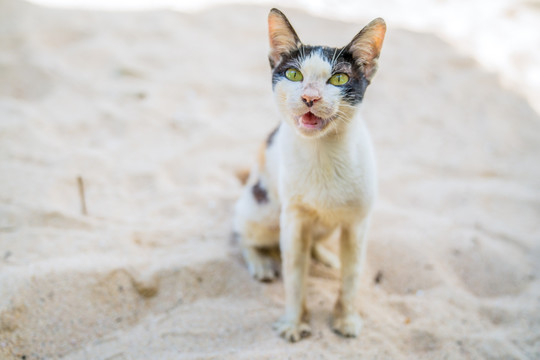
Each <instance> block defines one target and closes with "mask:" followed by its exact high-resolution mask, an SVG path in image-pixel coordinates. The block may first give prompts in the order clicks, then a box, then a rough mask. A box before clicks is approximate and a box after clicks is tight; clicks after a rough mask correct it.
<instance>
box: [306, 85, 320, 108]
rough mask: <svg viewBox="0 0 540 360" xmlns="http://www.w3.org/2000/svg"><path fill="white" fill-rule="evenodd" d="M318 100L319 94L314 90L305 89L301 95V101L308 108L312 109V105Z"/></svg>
mask: <svg viewBox="0 0 540 360" xmlns="http://www.w3.org/2000/svg"><path fill="white" fill-rule="evenodd" d="M320 99H321V95H320V93H319V92H318V91H317V90H314V89H306V90H305V91H304V93H303V94H302V101H303V102H304V104H306V105H307V106H308V107H312V106H313V104H314V103H315V102H316V101H318V100H320Z"/></svg>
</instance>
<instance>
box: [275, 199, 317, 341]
mask: <svg viewBox="0 0 540 360" xmlns="http://www.w3.org/2000/svg"><path fill="white" fill-rule="evenodd" d="M307 220H308V219H307V218H306V217H305V215H304V214H302V212H301V211H299V210H298V209H296V208H294V207H287V206H284V209H283V210H282V212H281V221H280V225H281V237H280V249H281V257H282V262H283V270H282V272H283V283H284V286H285V315H284V316H283V317H282V318H281V319H280V320H279V321H278V322H277V323H276V324H275V325H274V329H275V330H276V331H277V332H278V333H279V335H281V336H282V337H284V338H285V339H286V340H288V341H291V342H296V341H298V340H300V339H301V338H303V337H306V336H308V335H310V334H311V328H310V326H309V324H308V312H307V308H306V300H305V293H306V277H307V270H308V266H309V260H310V250H311V233H310V231H309V229H310V227H309V226H308V224H309V223H308V221H307Z"/></svg>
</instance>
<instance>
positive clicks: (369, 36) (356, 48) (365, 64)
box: [346, 18, 386, 81]
mask: <svg viewBox="0 0 540 360" xmlns="http://www.w3.org/2000/svg"><path fill="white" fill-rule="evenodd" d="M385 33H386V23H385V22H384V20H383V19H381V18H377V19H375V20H373V21H371V22H370V23H369V24H367V25H366V26H365V27H364V28H363V29H362V30H361V31H360V32H359V33H358V34H357V35H356V36H355V37H354V39H353V40H352V41H351V42H350V43H349V45H347V46H346V48H347V50H348V51H349V52H350V53H352V55H353V57H354V60H355V61H356V63H357V64H358V66H359V67H360V69H361V70H362V71H363V72H364V76H365V77H366V79H367V80H368V81H371V79H372V78H373V76H374V75H375V72H377V61H378V59H379V54H380V53H381V47H382V44H383V40H384V34H385Z"/></svg>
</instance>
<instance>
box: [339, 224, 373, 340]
mask: <svg viewBox="0 0 540 360" xmlns="http://www.w3.org/2000/svg"><path fill="white" fill-rule="evenodd" d="M367 226H368V220H367V219H364V220H363V221H362V222H359V223H357V224H353V225H347V226H343V227H342V229H341V244H340V246H341V249H340V257H341V289H340V291H339V295H338V299H337V302H336V306H335V308H334V314H333V320H332V328H333V329H334V331H336V332H337V333H339V334H341V335H343V336H347V337H356V336H358V334H359V333H360V330H361V328H362V319H361V318H360V315H358V312H357V310H356V308H355V305H356V302H357V301H356V300H357V298H358V291H359V286H360V273H361V270H362V263H363V260H364V256H365V248H366V233H367Z"/></svg>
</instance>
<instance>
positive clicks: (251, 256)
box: [243, 248, 279, 281]
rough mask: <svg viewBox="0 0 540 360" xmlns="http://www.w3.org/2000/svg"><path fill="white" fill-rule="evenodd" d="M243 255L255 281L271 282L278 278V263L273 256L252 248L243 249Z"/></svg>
mask: <svg viewBox="0 0 540 360" xmlns="http://www.w3.org/2000/svg"><path fill="white" fill-rule="evenodd" d="M243 255H244V260H245V261H246V264H247V267H248V271H249V273H250V275H251V276H253V278H254V279H255V280H259V281H273V280H275V279H276V278H277V277H278V276H279V262H277V261H276V259H275V258H274V257H273V256H271V255H269V254H266V253H264V252H262V251H260V250H258V249H254V248H247V249H245V250H244V251H243Z"/></svg>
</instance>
